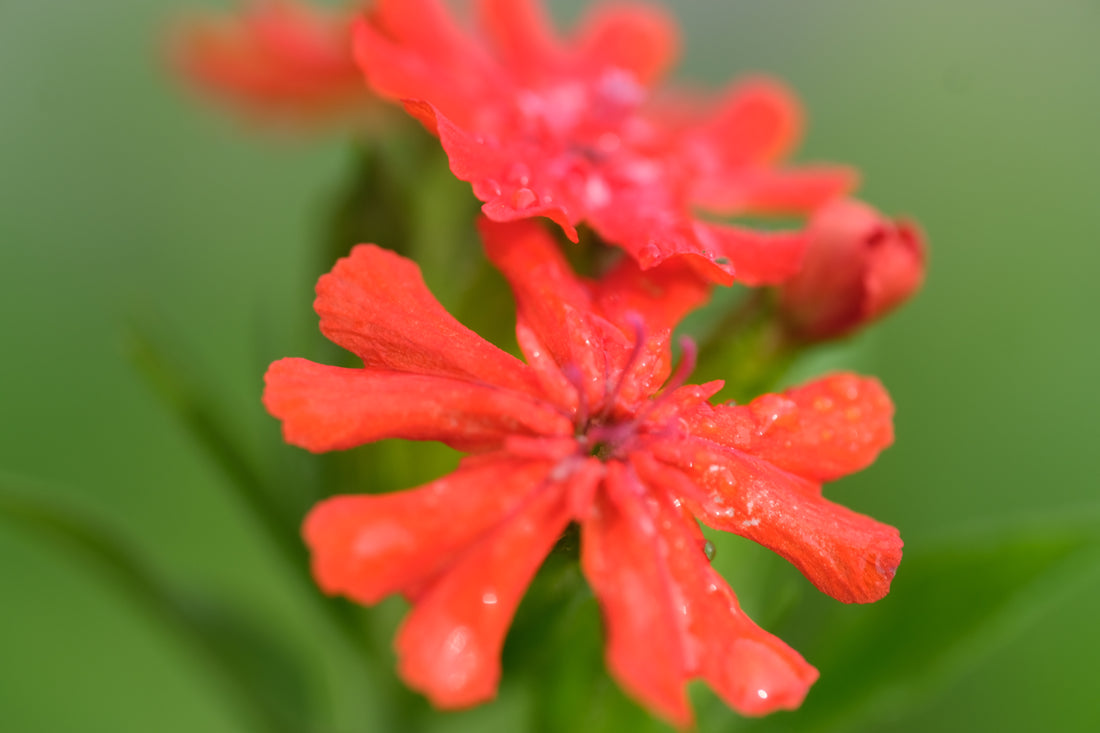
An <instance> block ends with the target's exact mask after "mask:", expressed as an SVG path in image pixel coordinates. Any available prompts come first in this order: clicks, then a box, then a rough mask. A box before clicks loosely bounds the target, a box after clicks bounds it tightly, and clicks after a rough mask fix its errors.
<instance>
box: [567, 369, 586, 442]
mask: <svg viewBox="0 0 1100 733" xmlns="http://www.w3.org/2000/svg"><path fill="white" fill-rule="evenodd" d="M561 373H562V376H563V377H565V378H566V380H568V382H569V384H571V385H573V389H574V390H576V392H577V416H576V426H577V429H578V430H584V428H585V426H586V425H588V390H586V389H585V388H584V375H583V374H581V368H580V367H579V366H577V365H576V364H572V363H570V364H566V365H565V366H563V367H562V368H561Z"/></svg>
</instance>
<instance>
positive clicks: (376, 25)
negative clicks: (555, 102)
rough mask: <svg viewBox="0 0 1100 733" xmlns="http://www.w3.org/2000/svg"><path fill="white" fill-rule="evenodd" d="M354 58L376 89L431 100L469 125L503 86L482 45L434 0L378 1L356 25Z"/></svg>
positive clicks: (395, 95) (394, 96)
mask: <svg viewBox="0 0 1100 733" xmlns="http://www.w3.org/2000/svg"><path fill="white" fill-rule="evenodd" d="M354 43H355V46H354V48H355V58H356V61H357V62H358V63H359V66H360V68H361V69H362V71H363V73H364V74H366V76H367V79H368V81H369V82H370V84H371V86H372V87H373V88H374V90H375V91H376V92H377V93H379V94H380V95H382V96H386V97H389V98H391V99H404V98H416V99H429V100H431V101H432V103H433V104H434V105H436V106H437V107H438V108H440V109H443V110H445V111H446V113H447V115H448V116H449V117H451V118H452V119H456V120H459V121H461V122H462V123H463V124H467V123H469V122H470V121H471V120H472V119H473V118H474V117H475V116H476V114H477V111H478V109H477V107H478V105H479V104H484V102H485V100H487V99H494V98H495V97H496V96H497V95H498V93H499V89H500V88H501V86H502V84H503V80H502V79H501V75H500V71H499V68H498V67H497V66H496V65H495V64H494V63H493V62H492V61H491V60H490V59H489V58H488V57H487V56H486V54H485V51H484V49H483V48H482V47H481V45H480V44H479V43H477V42H475V41H474V40H473V39H471V38H469V37H468V36H466V35H465V34H464V33H462V31H461V29H460V28H459V27H458V26H457V25H456V24H455V23H454V20H453V19H452V18H451V16H450V14H449V13H448V12H447V11H446V10H445V9H444V8H443V6H441V5H440V4H439V3H437V2H434V1H433V0H380V2H379V3H377V5H376V7H375V8H374V10H373V11H372V12H371V13H370V14H369V15H368V16H367V18H366V19H365V20H361V21H360V22H359V23H357V24H356V26H355V29H354Z"/></svg>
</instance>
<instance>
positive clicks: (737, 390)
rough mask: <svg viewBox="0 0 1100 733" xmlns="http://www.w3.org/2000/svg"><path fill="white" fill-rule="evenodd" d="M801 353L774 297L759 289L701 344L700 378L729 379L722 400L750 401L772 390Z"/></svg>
mask: <svg viewBox="0 0 1100 733" xmlns="http://www.w3.org/2000/svg"><path fill="white" fill-rule="evenodd" d="M801 350H802V345H801V344H800V343H799V342H798V341H796V340H795V339H793V338H792V337H791V335H790V333H789V331H788V330H787V329H786V328H785V327H784V325H783V322H782V320H781V319H780V318H779V316H778V313H777V309H776V306H775V298H774V295H773V293H772V292H771V291H769V290H766V289H760V290H755V291H753V292H752V293H750V294H749V295H748V296H747V297H746V298H745V299H744V300H742V301H741V302H740V303H739V304H738V306H737V307H736V308H734V309H733V310H731V311H730V312H729V313H728V314H727V315H726V317H725V318H723V319H722V321H721V322H720V323H719V324H718V326H717V327H716V328H715V329H714V330H713V331H712V332H711V333H710V335H709V336H708V338H706V339H705V340H704V341H703V342H702V343H701V344H700V348H699V363H698V366H697V367H696V370H695V375H696V378H697V380H698V381H700V382H706V381H709V380H712V379H722V380H725V382H726V386H725V388H724V389H723V391H722V393H721V395H722V396H723V397H725V398H727V399H733V400H736V401H737V402H748V401H749V400H751V399H752V398H754V397H757V396H758V395H761V394H763V393H765V392H768V391H771V390H773V389H774V388H775V386H776V385H777V384H778V382H779V381H780V380H781V379H782V378H783V375H784V374H786V373H787V370H788V369H789V368H790V366H791V364H792V363H793V362H794V360H795V358H796V357H797V356H798V355H799V353H800V352H801Z"/></svg>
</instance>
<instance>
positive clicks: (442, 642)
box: [395, 476, 569, 708]
mask: <svg viewBox="0 0 1100 733" xmlns="http://www.w3.org/2000/svg"><path fill="white" fill-rule="evenodd" d="M500 478H504V476H501V477H500ZM498 480H499V479H498ZM507 480H509V481H512V480H514V479H511V478H509V479H507ZM490 487H491V490H486V489H489V488H490ZM497 490H498V486H497V484H495V483H486V484H484V485H483V486H481V487H480V488H479V493H483V494H495V493H496V492H497ZM528 491H529V492H531V491H534V492H536V493H534V494H532V495H530V499H529V500H528V501H526V502H524V504H522V505H521V506H518V507H516V508H515V509H514V510H513V511H512V513H511V514H510V516H508V517H507V518H505V519H504V520H503V521H502V522H501V523H500V524H499V525H498V526H497V528H496V529H494V530H493V531H492V532H489V533H487V534H485V535H484V536H483V537H482V538H481V539H480V540H478V541H477V543H476V544H474V545H472V546H470V547H469V548H468V549H466V550H465V551H463V552H462V553H461V554H460V555H458V556H457V557H454V558H452V562H451V564H450V566H449V567H448V568H447V569H446V570H445V571H444V572H443V573H441V574H440V576H439V578H438V580H436V581H435V582H433V583H432V584H431V585H430V586H428V587H427V589H426V590H425V592H424V593H423V595H420V596H419V597H418V598H417V599H416V603H415V606H414V607H413V610H412V612H411V613H410V614H409V615H408V616H407V617H406V619H405V622H404V624H403V625H402V627H401V630H400V632H399V633H398V636H397V641H396V644H395V645H396V648H397V654H398V657H399V660H400V661H399V669H400V673H401V676H402V677H403V678H404V679H405V681H406V682H407V683H408V684H409V686H410V687H414V688H416V689H418V690H420V691H422V692H424V693H425V694H426V695H427V696H428V697H429V699H431V701H432V702H433V703H434V704H435V705H437V706H439V707H443V708H454V707H464V706H467V705H474V704H476V703H479V702H484V701H486V700H489V699H491V698H492V697H494V696H495V694H496V688H497V684H498V682H499V679H500V651H501V647H502V646H503V644H504V637H505V634H506V633H507V631H508V626H509V625H510V624H511V622H512V616H513V615H514V614H515V610H516V607H517V606H518V605H519V602H520V599H521V598H522V596H523V593H524V591H525V590H526V589H527V585H528V584H529V583H530V582H531V578H532V577H534V575H535V571H536V570H538V567H539V565H540V564H541V563H542V560H543V558H544V557H546V554H547V553H548V552H550V549H551V548H552V547H553V546H554V543H555V542H556V541H557V539H558V537H559V536H560V535H561V533H562V531H564V529H565V527H566V525H567V524H568V522H569V515H568V510H567V509H566V505H565V502H564V500H563V493H562V491H561V490H560V487H556V486H547V485H544V486H543V488H541V489H538V488H533V487H531V486H530V485H529V486H528ZM450 523H451V524H460V520H458V519H454V518H452V520H451V522H450Z"/></svg>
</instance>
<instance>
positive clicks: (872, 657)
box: [750, 530, 1090, 731]
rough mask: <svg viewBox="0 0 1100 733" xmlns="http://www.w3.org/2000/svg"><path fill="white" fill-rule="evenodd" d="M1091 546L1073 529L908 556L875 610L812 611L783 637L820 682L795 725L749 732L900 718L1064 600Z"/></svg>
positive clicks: (785, 721) (845, 726) (768, 723)
mask: <svg viewBox="0 0 1100 733" xmlns="http://www.w3.org/2000/svg"><path fill="white" fill-rule="evenodd" d="M1089 542H1090V539H1089V536H1088V534H1087V533H1084V532H1080V531H1068V530H1067V531H1061V532H1059V531H1049V532H1037V531H1034V530H1029V531H1021V532H1016V533H1013V534H1008V535H1003V536H1000V537H996V538H984V539H983V538H975V539H970V540H967V541H964V542H960V543H957V544H954V545H952V546H948V547H943V548H941V549H939V550H937V551H932V552H926V553H922V554H917V555H914V556H912V557H907V558H906V560H905V561H904V562H903V563H902V565H901V569H900V570H899V573H898V576H897V578H896V580H895V581H894V585H893V589H892V590H891V592H890V595H889V596H887V597H886V598H885V599H883V600H881V601H879V602H878V603H875V604H871V605H867V606H855V607H852V606H837V605H836V604H833V605H834V608H833V611H832V612H831V613H828V612H824V614H823V606H821V605H818V604H812V605H813V608H812V609H811V608H809V605H808V606H807V607H806V608H804V609H803V613H802V614H800V615H799V617H798V618H794V619H792V620H791V622H790V624H788V626H789V627H790V628H789V629H786V630H783V629H780V630H777V633H778V634H779V635H780V636H781V637H783V638H785V639H787V640H788V641H791V642H792V643H794V645H795V646H796V647H797V648H799V649H800V650H802V651H803V652H804V653H805V656H806V657H807V658H808V659H809V660H810V661H811V662H813V663H814V664H815V665H816V666H817V667H818V668H819V670H820V671H821V680H820V681H819V682H818V683H817V685H815V688H814V689H813V690H811V692H810V695H809V697H808V698H807V700H806V702H805V704H804V705H803V707H802V708H801V709H800V710H799V711H798V713H797V714H796V715H795V716H790V717H787V716H781V717H779V718H775V719H764V720H761V721H759V722H758V723H757V724H756V725H752V726H750V729H751V730H754V731H759V730H789V729H790V728H789V727H787V726H788V725H789V724H790V723H792V721H793V722H794V723H796V724H797V729H798V730H799V731H839V730H845V731H850V730H860V729H864V728H863V726H865V725H868V724H871V723H873V722H875V721H878V720H882V719H883V718H886V717H897V716H899V715H901V714H902V713H903V712H904V711H905V710H907V709H909V708H911V707H912V706H913V705H916V704H918V703H920V702H922V701H924V700H925V699H927V698H928V697H929V696H930V695H931V694H933V693H935V692H936V690H937V689H938V688H939V687H941V686H942V685H943V684H945V683H946V682H947V681H948V680H949V679H950V678H951V677H952V676H953V675H954V674H955V673H957V672H958V671H959V669H960V667H962V666H963V665H965V664H968V663H972V662H973V661H975V660H976V659H977V658H978V657H979V656H980V655H981V654H983V653H985V652H987V651H989V650H990V649H991V648H993V647H995V646H996V645H998V644H1001V643H1004V642H1006V641H1008V640H1009V639H1010V638H1011V637H1012V636H1014V635H1015V634H1016V633H1018V632H1019V631H1020V630H1021V629H1022V627H1023V626H1024V625H1025V624H1026V623H1028V622H1031V621H1034V620H1035V618H1036V617H1037V616H1038V615H1039V614H1040V613H1041V612H1042V611H1043V610H1044V609H1046V608H1049V606H1050V605H1051V604H1052V602H1053V601H1054V599H1057V598H1059V597H1063V596H1064V590H1065V589H1066V588H1067V587H1071V586H1073V584H1074V583H1075V582H1076V581H1077V580H1078V577H1079V575H1080V573H1079V572H1077V571H1079V569H1080V567H1081V566H1080V563H1076V562H1069V560H1070V559H1071V558H1073V557H1076V556H1078V553H1079V551H1081V550H1082V549H1083V548H1084V547H1086V546H1087V545H1088V544H1089ZM809 616H817V617H818V618H819V619H821V618H823V617H824V619H825V620H823V621H820V622H819V623H815V622H814V621H813V620H812V619H811V618H809ZM799 626H801V627H802V633H801V634H799V633H798V632H797V628H798V627H799ZM788 632H789V633H788ZM798 636H803V637H806V641H805V642H804V643H801V644H800V643H798V640H797V638H796V637H798Z"/></svg>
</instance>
